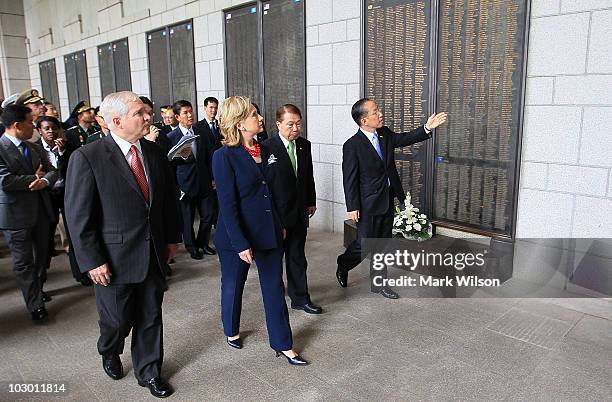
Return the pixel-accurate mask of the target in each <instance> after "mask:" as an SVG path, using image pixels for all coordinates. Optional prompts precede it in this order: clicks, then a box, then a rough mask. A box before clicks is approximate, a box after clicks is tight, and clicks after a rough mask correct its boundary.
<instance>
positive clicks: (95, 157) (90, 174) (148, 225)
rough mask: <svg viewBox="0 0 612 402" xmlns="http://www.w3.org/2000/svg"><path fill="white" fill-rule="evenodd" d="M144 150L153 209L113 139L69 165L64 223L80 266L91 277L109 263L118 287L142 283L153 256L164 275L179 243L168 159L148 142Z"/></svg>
mask: <svg viewBox="0 0 612 402" xmlns="http://www.w3.org/2000/svg"><path fill="white" fill-rule="evenodd" d="M140 146H141V148H142V153H143V155H144V161H143V165H144V167H145V171H146V173H147V176H148V181H149V204H147V202H146V201H145V199H144V196H143V195H142V192H141V191H140V188H139V187H138V184H137V182H136V178H135V177H134V174H133V173H132V170H131V169H130V167H129V165H128V163H127V161H126V159H125V157H124V155H123V154H122V152H121V149H120V148H119V146H118V145H117V143H116V142H115V140H114V139H113V138H112V136H110V135H109V136H107V137H104V138H102V139H101V140H98V141H96V142H93V143H91V144H89V145H87V146H85V147H81V148H79V149H77V150H76V151H74V152H73V153H72V156H71V157H70V162H69V164H68V176H67V178H66V195H65V198H64V201H65V206H66V221H67V223H68V229H69V232H70V237H71V239H72V243H73V245H74V251H75V254H76V258H77V261H78V263H79V267H80V269H81V271H82V272H87V271H89V270H91V269H93V268H96V267H98V266H100V265H102V264H104V263H107V264H108V265H109V268H110V270H111V272H112V275H113V277H112V282H113V283H116V284H127V283H139V282H142V281H144V279H145V277H146V276H147V273H148V271H149V267H150V266H151V264H150V263H151V261H150V258H151V255H155V256H156V258H157V264H158V266H159V267H162V271H163V273H164V274H165V268H166V267H167V265H166V245H167V244H171V243H178V242H180V241H181V230H182V225H181V222H180V218H179V206H178V200H177V199H176V196H175V193H174V191H173V188H172V186H173V184H172V183H173V182H172V172H171V170H170V165H169V164H168V161H167V158H166V155H164V153H163V152H162V150H161V149H160V148H159V147H158V146H157V145H155V144H153V143H151V142H149V141H147V140H140ZM151 247H154V249H153V250H151Z"/></svg>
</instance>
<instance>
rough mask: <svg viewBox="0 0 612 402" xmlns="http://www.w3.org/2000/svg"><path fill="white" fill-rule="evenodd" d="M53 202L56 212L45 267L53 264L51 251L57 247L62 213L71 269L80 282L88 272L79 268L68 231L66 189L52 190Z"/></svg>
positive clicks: (47, 267) (50, 230)
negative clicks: (56, 235) (57, 231)
mask: <svg viewBox="0 0 612 402" xmlns="http://www.w3.org/2000/svg"><path fill="white" fill-rule="evenodd" d="M51 203H52V205H53V212H54V214H55V222H53V223H52V224H51V227H50V229H49V255H48V257H47V262H46V264H45V269H49V266H50V265H51V251H53V249H54V248H55V229H56V228H57V224H58V222H59V214H60V213H61V214H62V221H63V222H64V228H65V230H66V238H67V240H68V261H69V263H70V271H71V272H72V276H73V277H74V279H75V280H76V281H77V282H80V281H81V279H84V278H86V277H87V274H84V273H82V272H81V270H80V269H79V264H78V263H77V259H76V256H75V255H74V248H73V247H72V241H70V232H69V231H68V224H66V214H65V213H64V190H63V189H62V190H60V191H56V190H54V191H52V192H51Z"/></svg>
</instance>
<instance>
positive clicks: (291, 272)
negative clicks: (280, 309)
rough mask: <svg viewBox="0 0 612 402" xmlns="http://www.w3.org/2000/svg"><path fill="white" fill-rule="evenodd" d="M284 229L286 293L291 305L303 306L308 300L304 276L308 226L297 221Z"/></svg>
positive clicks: (306, 282) (306, 265)
mask: <svg viewBox="0 0 612 402" xmlns="http://www.w3.org/2000/svg"><path fill="white" fill-rule="evenodd" d="M286 231H287V235H286V237H285V241H284V242H283V251H284V253H285V270H286V272H287V293H289V298H290V299H291V303H292V304H293V305H298V306H303V305H304V304H306V303H309V302H310V295H309V294H308V281H307V278H306V268H307V267H308V262H307V261H306V254H305V252H304V247H305V246H306V234H307V231H308V228H307V227H306V226H305V225H304V224H302V223H298V224H296V225H295V226H294V227H292V228H287V229H286Z"/></svg>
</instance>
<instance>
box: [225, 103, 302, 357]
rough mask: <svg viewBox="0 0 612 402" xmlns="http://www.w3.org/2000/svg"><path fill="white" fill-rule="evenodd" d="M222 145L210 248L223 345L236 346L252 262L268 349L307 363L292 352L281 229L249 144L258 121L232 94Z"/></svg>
mask: <svg viewBox="0 0 612 402" xmlns="http://www.w3.org/2000/svg"><path fill="white" fill-rule="evenodd" d="M219 123H220V129H221V133H222V137H223V141H222V142H223V147H222V148H220V149H219V150H217V151H216V152H215V154H214V156H213V175H214V177H215V183H216V186H217V196H218V198H219V218H218V222H217V231H216V234H215V245H216V246H217V251H218V254H219V261H220V263H221V318H222V321H223V331H224V332H225V335H226V336H227V343H228V344H229V345H230V346H231V347H234V348H236V349H241V348H242V339H241V338H240V330H239V328H240V312H241V309H242V291H243V290H244V283H245V281H246V278H247V274H248V270H249V267H250V266H251V264H252V263H253V261H255V262H256V263H257V269H258V271H259V283H260V285H261V292H262V294H263V302H264V309H265V311H266V323H267V327H268V337H269V341H270V347H272V349H274V350H275V351H276V356H277V357H278V356H281V355H283V356H285V357H286V358H287V360H288V362H289V363H290V364H293V365H306V364H308V362H307V361H306V360H304V359H303V358H302V357H300V356H299V355H298V354H297V353H295V352H294V351H293V349H292V348H293V340H292V336H291V327H290V326H289V314H288V312H287V305H286V303H285V291H284V286H283V280H282V244H283V243H282V240H283V235H284V230H283V229H282V228H281V226H280V223H279V222H280V221H279V219H278V215H277V214H276V211H275V207H274V204H273V201H272V196H271V194H270V189H269V187H268V181H269V179H270V177H269V175H270V173H271V171H270V169H268V164H271V163H274V158H272V156H271V157H270V158H269V159H268V160H266V161H262V159H261V150H260V148H259V144H258V143H257V142H255V141H254V140H253V137H255V136H256V135H257V134H258V133H260V132H261V131H262V130H263V118H262V117H261V116H260V115H259V113H257V110H256V109H255V107H254V106H253V104H252V103H251V102H250V101H249V99H248V98H246V97H242V96H232V97H230V98H227V99H225V100H224V101H223V102H221V105H220V116H219Z"/></svg>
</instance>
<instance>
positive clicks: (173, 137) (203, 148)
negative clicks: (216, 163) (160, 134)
mask: <svg viewBox="0 0 612 402" xmlns="http://www.w3.org/2000/svg"><path fill="white" fill-rule="evenodd" d="M193 133H194V134H196V135H199V137H198V139H197V140H196V147H197V148H196V157H195V158H194V157H193V155H190V156H189V158H187V159H186V160H183V159H182V158H181V157H176V158H174V159H173V160H172V161H171V164H172V166H173V167H175V169H176V181H177V182H178V186H179V188H180V189H181V191H183V192H184V193H185V194H187V195H188V196H190V197H194V198H195V197H206V196H207V195H208V194H210V193H211V192H212V152H213V149H212V148H211V144H210V142H209V141H208V139H207V137H206V134H205V133H203V132H202V131H201V130H199V129H197V128H196V127H195V126H193ZM182 136H183V133H182V132H181V128H180V127H177V128H175V129H174V130H173V131H172V132H171V133H170V134H168V139H169V140H170V145H171V147H173V146H175V145H176V144H177V143H178V142H179V140H180V139H181V137H182Z"/></svg>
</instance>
